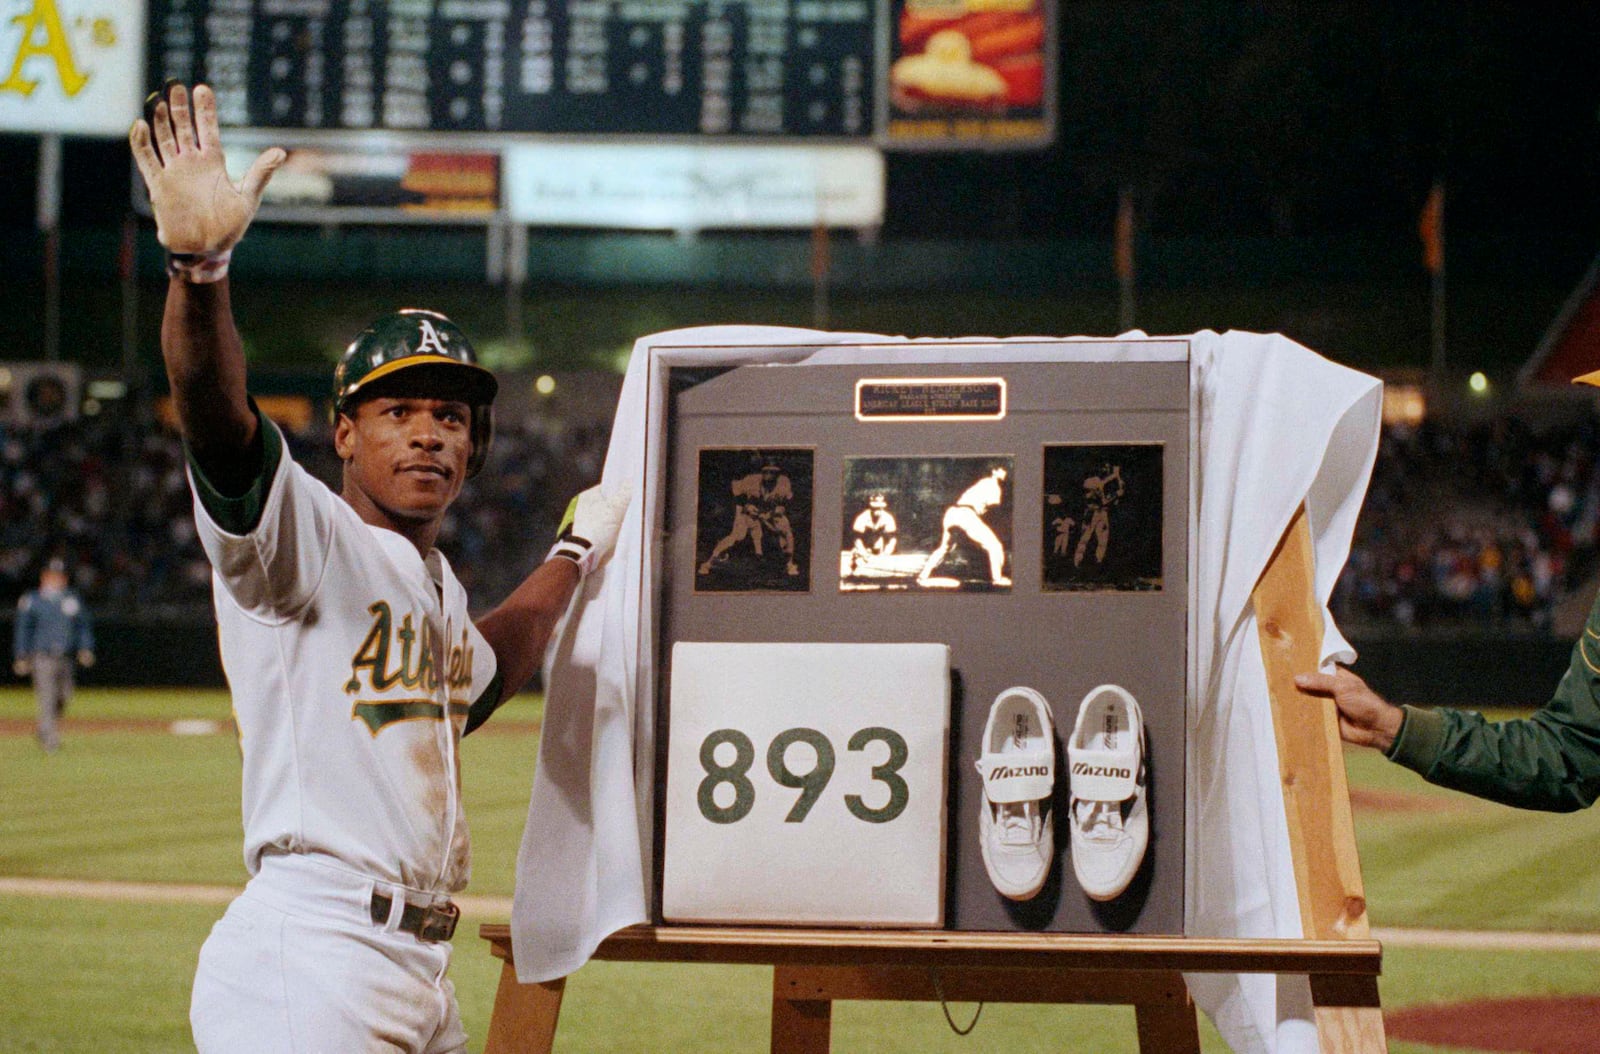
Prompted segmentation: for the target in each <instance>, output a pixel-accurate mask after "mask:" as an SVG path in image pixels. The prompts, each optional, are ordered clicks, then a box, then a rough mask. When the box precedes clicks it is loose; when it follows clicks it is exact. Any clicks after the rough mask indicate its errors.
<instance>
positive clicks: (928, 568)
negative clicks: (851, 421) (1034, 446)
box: [839, 456, 1012, 592]
mask: <svg viewBox="0 0 1600 1054" xmlns="http://www.w3.org/2000/svg"><path fill="white" fill-rule="evenodd" d="M1011 464H1012V459H1011V458H1010V457H1009V456H994V457H856V458H846V459H845V463H844V489H843V494H844V510H843V511H844V516H843V518H842V523H843V524H844V537H843V539H842V540H841V543H840V547H839V588H840V589H842V590H845V591H849V592H862V591H884V590H917V591H929V592H1002V591H1007V590H1010V588H1011V509H1012V501H1011V486H1012V483H1011V474H1012V473H1011Z"/></svg>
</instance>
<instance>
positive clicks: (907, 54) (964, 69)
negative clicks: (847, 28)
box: [888, 0, 1054, 149]
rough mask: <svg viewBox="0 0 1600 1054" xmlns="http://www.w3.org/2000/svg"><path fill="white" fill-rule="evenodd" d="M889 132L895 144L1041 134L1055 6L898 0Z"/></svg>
mask: <svg viewBox="0 0 1600 1054" xmlns="http://www.w3.org/2000/svg"><path fill="white" fill-rule="evenodd" d="M892 9H893V16H894V17H893V21H892V26H893V41H892V44H891V47H890V62H889V71H888V85H889V121H888V138H889V140H890V142H891V143H893V144H894V145H895V146H900V147H915V146H927V147H949V146H953V145H960V146H984V147H991V148H998V149H1005V148H1008V147H1017V148H1020V147H1029V146H1037V145H1040V144H1041V143H1044V142H1048V141H1049V139H1050V136H1051V134H1052V125H1053V123H1054V106H1053V99H1052V98H1051V96H1052V91H1051V87H1052V84H1053V81H1054V76H1053V74H1054V71H1053V69H1052V68H1051V65H1052V56H1053V54H1054V49H1053V47H1052V41H1053V39H1054V29H1053V26H1052V22H1053V19H1052V18H1051V17H1050V16H1051V14H1052V10H1053V6H1052V5H1050V4H1048V3H1047V2H1046V0H895V2H894V3H893V5H892Z"/></svg>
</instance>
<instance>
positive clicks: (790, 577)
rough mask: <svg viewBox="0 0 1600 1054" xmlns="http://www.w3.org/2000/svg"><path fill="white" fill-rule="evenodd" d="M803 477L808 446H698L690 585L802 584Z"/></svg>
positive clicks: (807, 480)
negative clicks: (693, 561)
mask: <svg viewBox="0 0 1600 1054" xmlns="http://www.w3.org/2000/svg"><path fill="white" fill-rule="evenodd" d="M811 482H812V452H811V450H810V449H809V448H797V447H771V448H764V449H751V448H748V447H742V448H730V449H712V448H708V449H703V450H701V451H700V495H699V503H698V509H697V512H696V518H695V568H694V588H695V592H697V593H753V592H762V593H767V592H781V593H804V592H807V591H809V590H810V589H811V493H812V490H811Z"/></svg>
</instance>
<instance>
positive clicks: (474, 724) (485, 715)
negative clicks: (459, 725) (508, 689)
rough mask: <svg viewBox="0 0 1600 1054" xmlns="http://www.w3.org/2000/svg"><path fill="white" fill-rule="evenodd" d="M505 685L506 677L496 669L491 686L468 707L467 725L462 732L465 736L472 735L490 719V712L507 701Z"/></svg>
mask: <svg viewBox="0 0 1600 1054" xmlns="http://www.w3.org/2000/svg"><path fill="white" fill-rule="evenodd" d="M504 687H505V682H504V679H503V678H502V677H501V676H500V671H499V670H496V671H495V672H494V680H492V681H490V682H489V687H487V688H485V689H484V690H483V694H482V695H480V696H478V698H477V699H476V700H474V701H473V703H472V705H471V706H470V707H468V708H467V727H466V728H465V729H464V730H463V731H462V733H461V734H462V735H463V736H470V735H471V734H472V733H473V732H474V731H476V730H477V728H478V726H479V725H482V724H483V723H484V722H485V721H487V720H489V715H490V714H493V713H494V712H495V711H496V710H498V709H500V704H501V703H503V702H505V699H504V698H502V695H501V691H502V689H503V688H504Z"/></svg>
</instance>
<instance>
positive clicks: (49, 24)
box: [0, 0, 89, 98]
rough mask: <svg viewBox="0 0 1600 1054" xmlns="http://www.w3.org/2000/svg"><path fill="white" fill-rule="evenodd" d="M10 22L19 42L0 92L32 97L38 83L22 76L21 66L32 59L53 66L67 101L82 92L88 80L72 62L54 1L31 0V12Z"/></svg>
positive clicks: (65, 35)
mask: <svg viewBox="0 0 1600 1054" xmlns="http://www.w3.org/2000/svg"><path fill="white" fill-rule="evenodd" d="M11 22H12V24H13V25H18V26H21V27H22V42H21V43H20V44H18V45H17V57H16V59H15V61H13V62H12V63H11V73H10V75H9V76H7V77H6V79H5V80H4V81H0V91H11V92H16V93H17V94H19V95H22V96H24V97H26V96H29V95H32V94H33V89H35V88H37V87H38V86H39V82H38V81H33V80H27V79H25V78H24V77H23V76H22V64H23V63H25V62H27V61H28V60H29V59H31V58H35V57H39V58H46V59H49V60H51V61H52V62H54V63H55V64H56V76H58V77H60V78H61V90H62V91H64V92H65V93H66V94H67V97H68V98H71V97H72V96H74V95H76V94H78V93H79V92H80V91H82V90H83V86H84V85H85V84H87V83H89V78H88V77H87V76H85V75H84V74H82V73H79V72H78V67H77V65H76V64H75V63H74V62H73V61H72V49H71V48H70V47H69V46H68V42H67V31H66V29H65V28H64V27H63V26H62V25H61V12H59V11H57V10H56V0H34V4H33V10H32V11H31V12H29V13H28V14H25V15H17V16H16V17H14V18H13V19H12V20H11Z"/></svg>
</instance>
